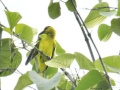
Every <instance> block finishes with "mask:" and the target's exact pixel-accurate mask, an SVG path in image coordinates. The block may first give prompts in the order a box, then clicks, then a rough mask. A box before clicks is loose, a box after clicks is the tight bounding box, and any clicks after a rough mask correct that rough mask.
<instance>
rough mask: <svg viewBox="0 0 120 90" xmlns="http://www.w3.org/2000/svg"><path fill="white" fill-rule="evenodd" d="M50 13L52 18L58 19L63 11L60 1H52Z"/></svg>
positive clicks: (49, 8)
mask: <svg viewBox="0 0 120 90" xmlns="http://www.w3.org/2000/svg"><path fill="white" fill-rule="evenodd" d="M48 14H49V16H50V18H52V19H56V18H57V17H59V16H60V14H61V12H60V4H59V2H55V3H50V5H49V6H48Z"/></svg>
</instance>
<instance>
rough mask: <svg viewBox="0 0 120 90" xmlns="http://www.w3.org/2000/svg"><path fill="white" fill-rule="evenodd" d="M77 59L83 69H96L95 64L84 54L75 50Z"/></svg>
mask: <svg viewBox="0 0 120 90" xmlns="http://www.w3.org/2000/svg"><path fill="white" fill-rule="evenodd" d="M74 55H75V58H76V61H77V63H78V65H79V67H80V68H81V69H87V70H92V69H95V66H94V64H93V63H92V62H91V61H90V60H89V59H88V58H87V57H85V56H84V55H83V54H81V53H78V52H75V53H74Z"/></svg>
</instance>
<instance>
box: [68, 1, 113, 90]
mask: <svg viewBox="0 0 120 90" xmlns="http://www.w3.org/2000/svg"><path fill="white" fill-rule="evenodd" d="M70 1H71V3H72V5H73V7H74V9H75V11H74V15H75V17H76V20H77V22H78V24H79V25H80V28H81V30H82V32H83V31H84V28H85V30H86V32H87V34H88V37H89V38H90V40H91V42H92V44H93V46H94V48H95V50H96V52H97V54H98V56H99V60H100V62H101V65H102V67H103V70H104V72H105V75H106V79H107V81H108V84H109V87H110V89H111V90H112V85H111V83H110V79H109V76H108V73H107V70H106V68H105V65H104V62H103V60H102V58H101V55H100V53H99V51H98V49H97V47H96V45H95V43H94V41H93V39H92V37H91V34H90V33H89V31H88V29H87V27H86V25H85V23H84V21H83V20H82V18H81V16H80V14H79V12H78V11H77V9H76V7H75V5H74V2H73V0H70ZM81 23H82V24H81ZM81 25H83V26H82V27H81ZM83 27H84V28H83ZM83 35H86V34H84V33H83ZM84 37H85V38H86V37H87V36H84ZM87 45H88V47H89V44H88V42H87ZM89 50H90V48H89ZM90 53H91V51H90ZM91 54H92V53H91Z"/></svg>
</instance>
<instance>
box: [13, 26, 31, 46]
mask: <svg viewBox="0 0 120 90" xmlns="http://www.w3.org/2000/svg"><path fill="white" fill-rule="evenodd" d="M15 34H17V35H18V36H19V38H20V39H22V40H24V41H26V42H27V43H29V44H30V43H31V42H32V39H33V30H32V28H31V27H30V26H28V25H25V24H17V25H16V27H15Z"/></svg>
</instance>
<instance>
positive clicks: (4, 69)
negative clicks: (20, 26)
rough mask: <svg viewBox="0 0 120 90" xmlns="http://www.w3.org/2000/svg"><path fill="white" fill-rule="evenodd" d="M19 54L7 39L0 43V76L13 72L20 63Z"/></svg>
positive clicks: (20, 57)
mask: <svg viewBox="0 0 120 90" xmlns="http://www.w3.org/2000/svg"><path fill="white" fill-rule="evenodd" d="M21 60H22V56H21V53H20V52H19V51H18V49H16V47H15V45H14V43H13V41H12V40H11V39H9V38H7V39H2V40H1V41H0V76H8V75H10V74H12V73H14V72H15V70H16V69H17V67H18V66H19V64H20V63H21Z"/></svg>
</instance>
